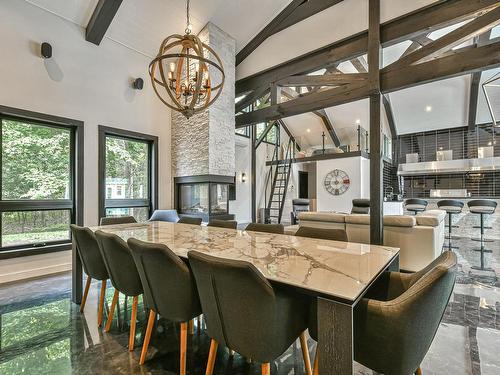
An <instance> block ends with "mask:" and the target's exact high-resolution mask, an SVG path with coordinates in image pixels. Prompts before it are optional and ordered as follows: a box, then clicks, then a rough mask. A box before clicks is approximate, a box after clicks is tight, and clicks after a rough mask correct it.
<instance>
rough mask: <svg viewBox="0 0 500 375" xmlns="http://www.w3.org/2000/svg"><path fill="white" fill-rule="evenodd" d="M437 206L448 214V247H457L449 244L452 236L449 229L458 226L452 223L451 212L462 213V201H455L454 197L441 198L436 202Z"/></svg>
mask: <svg viewBox="0 0 500 375" xmlns="http://www.w3.org/2000/svg"><path fill="white" fill-rule="evenodd" d="M437 206H438V208H440V209H442V210H444V211H446V213H447V214H448V248H449V249H450V250H451V249H458V246H452V245H451V239H452V238H453V237H452V235H451V230H452V228H458V225H453V224H452V223H453V219H452V216H453V214H460V213H462V208H463V207H464V202H461V201H457V200H454V199H443V200H440V201H439V202H437Z"/></svg>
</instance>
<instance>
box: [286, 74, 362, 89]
mask: <svg viewBox="0 0 500 375" xmlns="http://www.w3.org/2000/svg"><path fill="white" fill-rule="evenodd" d="M367 78H368V74H366V73H345V74H323V75H301V76H290V77H287V78H283V79H282V80H279V81H278V82H276V84H277V85H279V86H292V87H297V86H298V87H309V86H338V85H342V84H346V83H351V82H356V81H366V79H367Z"/></svg>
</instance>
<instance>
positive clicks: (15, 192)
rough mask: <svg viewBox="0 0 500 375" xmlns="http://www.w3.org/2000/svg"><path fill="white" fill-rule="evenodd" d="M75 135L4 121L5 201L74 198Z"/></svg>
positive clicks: (56, 129)
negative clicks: (72, 196)
mask: <svg viewBox="0 0 500 375" xmlns="http://www.w3.org/2000/svg"><path fill="white" fill-rule="evenodd" d="M70 142H71V132H70V130H67V129H63V128H55V127H50V126H44V125H34V124H30V123H26V122H21V121H14V120H2V199H4V200H20V199H23V200H24V199H37V200H39V199H70V198H71V197H70V191H71V178H70V176H71V163H70V158H71V153H70V150H71V149H70Z"/></svg>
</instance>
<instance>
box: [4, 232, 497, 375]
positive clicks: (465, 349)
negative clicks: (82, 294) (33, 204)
mask: <svg viewBox="0 0 500 375" xmlns="http://www.w3.org/2000/svg"><path fill="white" fill-rule="evenodd" d="M454 245H458V246H459V249H458V250H456V252H457V255H458V259H459V263H460V267H459V274H458V277H457V283H456V285H455V289H454V293H453V296H452V298H451V300H450V303H449V305H448V308H447V310H446V313H445V316H444V318H443V322H442V324H441V326H440V328H439V331H438V333H437V335H436V338H435V340H434V342H433V344H432V346H431V349H430V350H429V353H428V355H427V357H426V358H425V360H424V363H423V364H422V367H423V370H424V373H425V374H426V375H428V374H432V375H434V374H436V375H437V374H458V375H459V374H473V375H476V374H483V375H488V374H499V373H500V358H499V357H498V354H497V351H498V348H499V347H500V318H499V312H500V285H499V281H498V277H497V275H498V272H500V262H499V259H500V245H499V244H498V243H496V242H495V243H492V244H489V247H490V248H491V250H493V252H492V253H488V254H483V258H482V259H481V254H480V253H478V252H474V251H472V248H474V247H475V246H477V244H476V243H474V242H472V241H470V240H469V239H461V240H457V241H455V243H454ZM481 262H483V264H485V265H487V267H485V270H477V269H475V268H474V267H473V266H477V265H480V264H481ZM70 286H71V279H70V275H68V274H64V275H58V276H53V277H48V278H44V279H38V280H33V281H27V282H23V283H17V284H11V285H8V286H4V287H1V288H0V374H2V375H18V374H37V375H39V374H48V375H49V374H50V375H58V374H177V373H178V361H179V360H178V346H179V342H178V335H179V327H178V326H177V325H175V324H172V323H171V322H168V321H166V320H164V319H160V320H159V321H158V322H157V325H156V327H155V330H154V334H153V337H152V340H151V344H150V350H149V353H148V360H147V362H146V364H145V365H144V366H139V365H138V358H139V354H140V346H141V344H142V337H143V332H144V329H145V322H146V316H147V314H146V312H145V311H144V308H143V305H142V300H140V301H139V302H140V305H139V310H138V321H139V323H138V326H137V337H136V349H135V351H134V352H132V353H130V352H128V350H127V344H128V330H129V321H128V319H129V317H130V308H131V299H128V300H127V299H125V298H124V297H123V296H121V297H120V303H119V308H118V309H117V313H116V314H115V319H114V321H113V325H112V328H111V331H110V332H109V333H103V332H102V330H101V329H99V328H98V327H97V299H98V293H99V287H100V284H99V283H93V284H92V288H91V292H90V294H89V298H88V300H87V306H86V310H85V314H80V313H79V309H78V306H76V305H73V304H71V302H70ZM112 296H113V290H112V289H111V288H110V289H108V292H107V296H106V306H105V312H106V314H107V311H109V306H110V304H111V299H112ZM263 344H264V343H263ZM208 349H209V338H208V337H207V336H206V335H205V334H204V331H203V330H202V329H198V327H196V331H195V334H194V335H192V336H190V337H189V339H188V359H187V368H188V373H189V374H202V373H204V369H205V365H206V358H207V353H208ZM310 350H311V354H312V353H313V352H314V350H315V343H314V342H312V341H311V342H310ZM272 373H273V375H274V374H280V375H281V374H283V375H284V374H305V371H304V366H303V362H302V355H301V351H300V348H299V346H298V344H295V345H293V346H292V347H291V348H290V349H289V350H288V351H287V352H286V353H284V355H283V356H282V357H281V358H279V359H278V360H277V361H275V362H274V363H273V369H272ZM355 373H356V374H362V375H368V374H372V372H371V371H370V370H367V369H365V368H363V367H362V366H359V365H356V371H355ZM215 374H245V375H250V374H260V366H259V364H253V363H250V362H249V361H247V359H245V358H243V357H241V356H239V355H235V356H234V357H231V356H230V355H229V352H228V351H227V349H226V350H225V349H224V348H220V349H219V352H218V358H217V363H216V368H215Z"/></svg>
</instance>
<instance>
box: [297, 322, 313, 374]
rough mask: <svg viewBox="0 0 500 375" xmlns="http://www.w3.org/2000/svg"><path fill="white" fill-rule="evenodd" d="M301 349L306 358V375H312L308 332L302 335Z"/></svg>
mask: <svg viewBox="0 0 500 375" xmlns="http://www.w3.org/2000/svg"><path fill="white" fill-rule="evenodd" d="M300 347H301V349H302V356H303V357H304V366H305V368H306V374H307V375H312V370H311V359H310V358H309V347H308V346H307V337H306V331H304V332H302V333H301V334H300Z"/></svg>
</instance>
